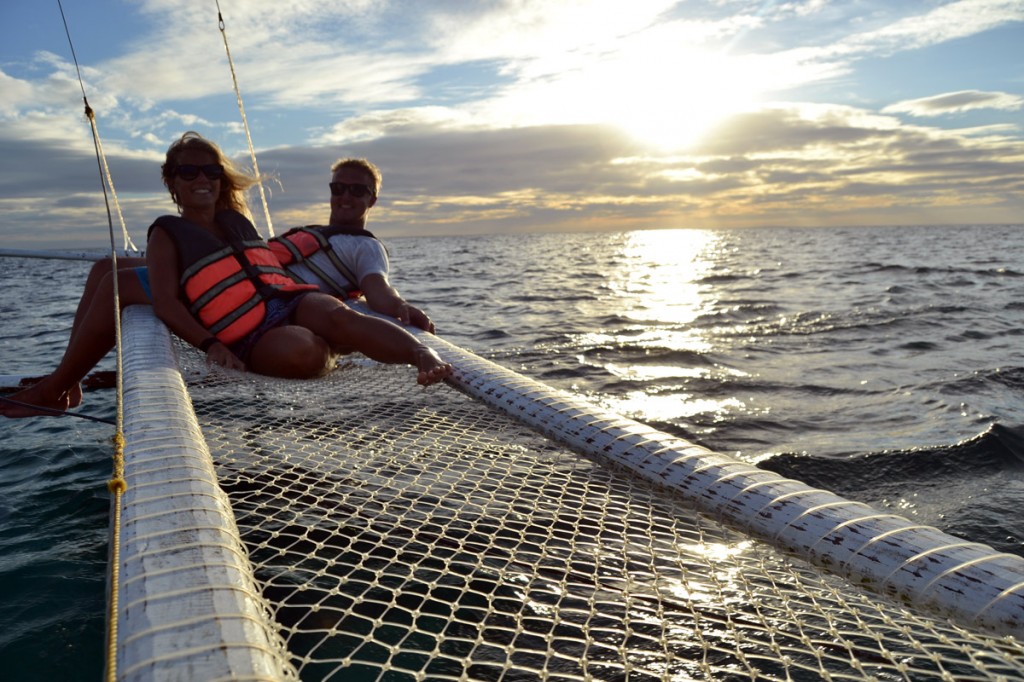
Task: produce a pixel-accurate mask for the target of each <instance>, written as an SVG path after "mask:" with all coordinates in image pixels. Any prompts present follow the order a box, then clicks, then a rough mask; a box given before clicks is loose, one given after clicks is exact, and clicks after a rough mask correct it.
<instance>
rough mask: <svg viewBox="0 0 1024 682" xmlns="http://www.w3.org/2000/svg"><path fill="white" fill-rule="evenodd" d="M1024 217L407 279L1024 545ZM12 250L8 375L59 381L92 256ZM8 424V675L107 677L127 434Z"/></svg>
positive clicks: (620, 399) (799, 453) (4, 559)
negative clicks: (75, 258)
mask: <svg viewBox="0 0 1024 682" xmlns="http://www.w3.org/2000/svg"><path fill="white" fill-rule="evenodd" d="M1022 227H1024V226H1019V225H1011V226H967V225H965V226H955V227H899V228H850V229H828V230H824V229H786V228H772V229H768V228H765V229H751V230H736V231H702V230H665V231H645V232H622V233H614V234H596V233H579V234H533V235H495V236H486V237H444V238H404V239H393V240H387V242H388V245H389V248H390V251H391V256H392V269H393V273H392V281H393V283H394V284H395V285H396V286H397V287H398V288H399V290H400V291H402V292H403V294H404V295H405V296H406V297H407V298H408V299H409V300H411V301H414V302H416V303H418V304H419V305H421V307H423V308H424V309H426V310H427V311H428V312H429V313H430V314H431V316H432V317H433V318H434V320H435V322H436V323H437V327H438V333H439V334H441V335H442V336H444V337H445V338H447V339H448V340H449V341H452V342H454V343H456V344H458V345H461V346H463V347H466V348H468V349H470V350H473V351H475V352H477V353H479V354H481V355H483V356H485V357H488V358H490V359H491V360H494V361H495V362H497V363H499V364H501V365H504V366H506V367H510V368H512V369H515V370H516V371H519V372H521V373H523V374H525V375H528V376H530V377H533V378H536V379H539V380H541V381H543V382H545V383H547V384H549V385H551V386H554V387H556V388H560V389H565V390H568V391H573V392H576V393H578V394H580V395H582V396H584V397H586V398H588V399H589V400H591V401H593V402H594V403H596V404H599V405H601V406H602V407H605V408H608V409H611V410H614V411H617V412H620V413H622V414H624V415H626V416H629V417H632V418H634V419H637V420H640V421H644V422H647V423H649V424H652V425H653V426H655V427H656V428H659V429H661V430H663V431H666V432H668V433H671V434H673V435H676V436H681V437H684V438H687V439H689V440H691V441H694V442H697V443H700V444H702V445H705V446H707V447H709V448H711V449H713V450H717V451H719V452H724V453H728V454H731V455H734V456H736V457H739V458H741V459H744V460H746V461H750V462H757V463H758V464H759V465H761V466H763V467H767V468H771V469H773V470H776V471H779V472H781V473H783V474H785V475H787V476H790V477H793V478H797V479H800V480H803V481H805V482H807V483H809V484H811V485H815V486H819V487H822V488H827V489H830V490H833V491H835V492H838V493H839V494H842V495H845V496H847V497H850V498H853V499H857V500H861V501H865V502H868V503H870V504H873V505H875V506H877V507H878V508H880V509H885V510H888V511H892V512H895V513H899V514H902V515H904V516H908V517H910V518H912V519H914V520H917V521H919V522H921V523H926V524H931V525H935V526H938V527H940V528H942V529H944V530H946V531H947V532H950V533H953V534H955V535H958V536H962V537H964V538H967V539H969V540H973V541H978V542H984V543H987V544H990V545H992V546H993V547H995V548H997V549H999V550H1002V551H1007V552H1013V553H1017V554H1024V519H1022V518H1021V514H1020V513H1019V510H1020V509H1021V508H1022V506H1024V420H1022V417H1021V414H1022V407H1024V391H1022V389H1024V347H1022V341H1024V338H1022V336H1024V248H1022V247H1024V230H1022ZM0 263H2V265H3V267H4V271H5V274H6V276H7V283H8V286H7V287H6V288H5V292H4V293H3V294H2V295H0V319H2V320H3V324H2V326H0V358H2V364H0V373H5V374H11V373H43V372H45V371H47V370H49V369H50V368H52V366H53V365H55V364H56V362H57V361H58V360H59V358H60V355H61V353H62V351H63V347H64V344H65V342H66V340H67V331H68V328H69V327H70V323H71V319H72V315H73V312H74V307H75V304H76V303H77V299H78V295H79V294H80V292H81V287H82V284H83V282H84V280H85V275H86V273H87V271H88V265H87V264H83V263H76V262H68V261H45V260H20V259H12V258H0ZM103 366H104V368H112V366H113V365H112V361H111V359H109V358H108V359H107V360H106V361H104V365H103ZM82 411H83V412H85V413H87V414H90V415H94V416H97V417H102V418H106V419H112V418H113V416H114V399H113V395H112V392H111V391H97V392H91V393H88V394H87V395H86V402H85V404H84V405H83V408H82ZM0 429H2V436H3V437H2V439H0V486H2V490H3V494H2V495H0V542H2V552H0V660H2V661H4V664H5V674H8V675H12V677H11V678H10V679H19V680H31V679H39V680H55V679H96V678H97V677H98V676H99V675H100V674H101V672H102V669H103V636H104V635H103V630H104V619H105V597H104V588H105V580H106V578H105V566H106V551H107V550H106V538H107V516H108V505H109V501H108V496H107V493H106V488H105V483H106V479H107V477H108V476H109V472H110V463H109V456H110V453H111V446H110V444H109V438H110V435H111V434H112V427H110V426H107V425H105V424H101V423H94V422H88V421H83V420H77V419H71V418H62V419H32V420H17V421H13V420H5V421H2V422H0Z"/></svg>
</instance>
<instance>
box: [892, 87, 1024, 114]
mask: <svg viewBox="0 0 1024 682" xmlns="http://www.w3.org/2000/svg"><path fill="white" fill-rule="evenodd" d="M978 109H1000V110H1003V111H1017V110H1019V109H1024V97H1021V96H1020V95H1012V94H1010V93H1006V92H982V91H981V90H960V91H958V92H947V93H943V94H941V95H933V96H931V97H922V98H919V99H911V100H905V101H903V102H896V103H895V104H890V105H889V106H887V107H886V108H885V109H883V110H882V111H883V112H885V113H907V114H910V115H912V116H938V115H942V114H958V113H962V112H965V111H974V110H978Z"/></svg>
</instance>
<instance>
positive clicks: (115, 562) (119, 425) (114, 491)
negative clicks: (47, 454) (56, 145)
mask: <svg viewBox="0 0 1024 682" xmlns="http://www.w3.org/2000/svg"><path fill="white" fill-rule="evenodd" d="M57 6H58V7H59V8H60V16H61V20H63V22H64V32H65V34H66V35H67V38H68V45H69V46H70V48H71V56H72V59H74V62H75V69H76V70H77V72H78V85H79V87H81V89H82V101H83V102H84V103H85V115H86V117H87V118H88V119H89V126H90V128H91V129H92V139H93V146H94V148H95V150H96V163H97V165H98V166H99V170H100V187H101V189H102V190H103V202H104V204H105V205H106V209H107V233H108V234H109V236H110V274H111V281H112V284H113V289H114V292H113V294H114V295H113V301H112V305H113V308H114V310H113V313H114V353H115V357H116V366H117V394H116V395H117V399H116V405H117V416H116V421H115V422H114V436H113V445H114V453H113V456H112V458H111V459H112V471H111V477H110V479H109V480H108V481H107V489H108V490H109V491H110V494H111V495H112V497H113V499H112V500H111V509H112V510H113V511H112V519H111V524H110V533H111V542H110V553H109V554H110V557H109V575H108V579H107V589H108V590H109V592H108V596H107V601H108V604H109V606H108V609H109V610H108V615H107V632H106V649H107V651H106V659H107V660H106V666H105V668H106V679H107V680H109V681H110V682H114V681H115V680H117V631H118V628H119V613H120V608H119V597H118V595H119V593H120V590H121V586H120V570H121V542H120V536H121V502H122V499H123V497H124V493H125V491H126V490H127V488H128V486H127V484H126V483H125V480H124V469H125V462H124V428H123V425H124V383H123V379H122V377H123V375H124V372H123V353H122V347H123V344H122V338H121V298H120V292H119V288H118V276H117V249H116V248H115V246H114V220H113V216H112V215H111V211H110V201H109V199H108V197H107V186H109V187H110V194H111V196H112V197H113V199H114V206H115V207H116V209H117V215H118V218H119V219H120V221H121V232H122V234H123V235H124V238H125V250H126V251H127V250H128V247H129V245H130V246H131V248H132V249H133V250H136V251H137V250H138V249H135V245H134V244H132V243H131V238H130V237H129V236H128V228H127V227H126V226H125V224H124V216H123V215H122V214H121V207H120V205H119V204H118V202H117V194H116V192H114V182H113V178H112V177H111V175H110V168H109V167H108V166H107V159H106V156H105V155H104V154H103V145H102V144H101V143H100V132H99V128H98V127H97V126H96V115H95V112H93V109H92V107H90V106H89V99H88V97H86V94H85V83H84V81H83V80H82V70H81V68H80V67H79V65H78V56H77V55H76V54H75V46H74V41H72V40H71V30H70V29H69V28H68V21H67V17H66V16H65V15H64V6H63V4H61V0H57ZM104 180H105V181H104ZM83 416H84V415H83ZM86 418H88V419H93V420H97V421H101V420H99V419H98V418H96V417H86Z"/></svg>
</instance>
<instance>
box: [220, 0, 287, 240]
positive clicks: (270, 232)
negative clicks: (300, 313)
mask: <svg viewBox="0 0 1024 682" xmlns="http://www.w3.org/2000/svg"><path fill="white" fill-rule="evenodd" d="M217 25H218V26H219V27H220V34H221V36H222V37H223V38H224V52H226V53H227V55H228V67H230V69H231V81H232V83H234V86H235V99H237V100H238V112H239V113H240V114H241V115H242V127H243V128H244V129H245V139H246V141H247V142H248V143H249V156H250V158H252V169H253V172H254V173H255V174H256V177H257V178H259V180H260V181H259V182H258V183H257V184H256V186H257V187H258V188H259V191H260V201H261V202H262V203H263V216H264V218H265V219H266V221H267V238H268V239H269V238H270V237H273V236H274V223H273V221H271V219H270V207H269V206H268V205H267V194H266V192H265V191H264V190H263V178H262V176H260V166H259V163H257V161H256V149H255V148H254V147H253V146H252V135H250V134H249V120H248V119H247V118H246V117H245V104H243V103H242V90H241V88H239V87H238V76H237V75H236V74H235V62H234V60H233V59H231V48H230V47H228V32H227V28H226V27H225V24H224V15H223V14H221V11H220V0H217Z"/></svg>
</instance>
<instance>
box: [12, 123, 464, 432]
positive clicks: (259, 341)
mask: <svg viewBox="0 0 1024 682" xmlns="http://www.w3.org/2000/svg"><path fill="white" fill-rule="evenodd" d="M162 175H163V181H164V184H165V185H166V186H167V188H168V190H169V191H170V193H171V198H172V199H173V200H174V202H175V203H176V204H177V205H178V210H179V213H180V214H181V218H180V219H176V218H173V217H171V216H165V217H164V218H161V219H158V220H157V222H156V223H155V224H154V226H153V227H151V228H150V230H151V239H152V240H151V242H150V244H149V247H148V254H149V256H148V258H147V262H148V265H149V267H150V270H149V273H148V274H149V278H152V280H153V282H154V284H153V285H152V294H150V291H149V289H150V285H149V278H147V276H146V275H147V272H146V269H145V268H132V267H126V266H135V265H141V264H142V262H141V261H140V262H139V263H136V262H134V260H132V261H130V262H125V261H124V259H121V260H119V261H118V265H119V272H118V286H119V294H120V296H119V298H120V301H121V305H122V307H123V306H125V305H130V304H133V303H149V302H150V301H151V300H152V301H153V303H154V308H155V311H156V313H157V315H158V316H160V317H161V319H163V320H164V321H165V323H167V325H168V327H170V328H171V329H172V331H174V332H175V333H177V334H178V335H179V336H181V337H182V338H184V339H185V340H186V341H189V342H190V343H193V344H194V345H197V346H198V347H200V348H202V349H203V350H205V351H206V352H207V356H208V358H209V360H210V361H211V362H214V363H217V364H220V365H223V366H225V367H230V368H234V369H245V368H246V367H247V366H248V368H249V369H252V370H253V371H256V372H260V373H263V374H269V375H271V376H282V377H289V378H308V377H312V376H318V375H320V374H323V373H324V372H326V371H328V370H329V369H330V367H331V366H332V364H333V354H334V353H335V352H347V351H350V350H358V351H361V352H363V353H364V354H366V355H368V356H369V357H371V358H373V359H375V360H378V361H381V362H390V363H408V364H411V365H414V366H415V367H417V369H419V375H418V377H417V380H418V381H419V383H421V384H424V385H426V384H432V383H435V382H437V381H440V380H442V379H443V378H444V377H446V376H448V375H449V374H450V373H451V367H450V366H449V365H448V364H447V363H444V362H442V361H441V360H440V358H438V357H437V355H436V354H435V353H434V352H433V351H432V350H430V349H429V348H427V347H426V346H423V345H422V344H419V343H418V342H417V341H416V339H415V337H413V336H412V335H410V334H408V333H407V332H405V331H404V330H403V329H401V328H400V327H398V326H396V325H393V324H390V323H388V322H386V321H384V320H379V319H377V318H372V317H368V316H365V315H361V314H359V313H357V312H356V311H354V310H351V309H350V308H348V307H346V306H345V305H344V304H342V303H340V301H337V300H336V299H333V297H330V296H327V295H325V294H316V295H315V296H312V295H310V294H308V293H305V289H307V288H311V289H315V287H301V286H298V285H296V284H295V283H294V282H293V281H291V279H290V278H289V279H288V280H287V281H284V280H278V281H277V283H276V284H274V283H273V282H271V283H269V287H270V289H272V290H273V291H271V292H269V293H266V295H264V296H263V297H262V298H261V299H260V301H259V303H260V305H257V306H255V307H256V308H257V309H258V312H250V314H249V319H250V320H252V319H256V318H258V319H257V324H255V326H253V327H252V328H251V329H245V330H243V331H244V336H245V339H238V340H236V339H233V337H232V336H231V335H226V336H225V335H223V334H221V335H222V336H224V338H226V339H228V343H231V347H228V346H227V345H225V343H224V342H223V341H222V340H218V338H217V334H214V333H211V332H210V331H208V330H207V329H206V328H205V327H203V326H202V323H201V322H200V321H199V320H197V319H196V318H195V317H193V315H192V313H191V312H190V311H189V310H188V308H186V307H185V305H184V304H183V303H182V302H181V300H180V299H179V298H178V292H179V281H180V279H181V278H180V276H179V275H178V273H177V268H178V265H179V255H180V254H179V253H178V250H179V249H178V245H177V244H176V243H175V241H174V237H173V236H172V234H178V235H179V236H181V235H184V234H190V235H192V236H193V237H195V236H199V237H200V238H201V239H202V240H203V241H205V242H206V243H207V244H208V245H209V244H214V243H215V244H216V245H217V248H220V249H223V248H226V246H227V243H226V242H224V238H225V237H226V236H227V232H226V230H229V229H231V230H233V231H232V232H231V234H232V235H233V236H236V237H239V236H245V237H246V238H247V241H248V242H252V243H253V244H252V245H253V246H254V247H255V249H256V252H258V250H259V249H260V248H262V246H265V245H263V244H262V239H260V238H259V236H258V235H257V234H256V233H255V229H254V228H252V226H251V223H248V215H249V214H248V208H247V206H246V203H245V199H244V192H245V190H246V189H248V188H249V187H250V186H252V185H253V184H255V182H256V180H255V179H254V178H252V177H250V176H248V175H245V174H244V173H242V172H240V171H239V170H237V169H236V168H235V167H234V165H233V164H232V163H231V162H230V160H228V159H227V158H226V157H224V155H223V153H222V152H221V151H220V149H219V148H218V147H217V146H216V145H215V144H213V143H212V142H210V141H208V140H205V139H204V138H203V137H201V136H200V135H198V134H197V133H192V132H189V133H186V134H185V135H183V136H182V137H181V138H180V139H179V140H178V141H176V142H175V143H174V144H172V145H171V147H170V149H168V151H167V157H166V160H165V163H164V165H163V167H162ZM211 176H213V177H211ZM218 213H219V214H220V215H221V216H222V218H223V220H224V221H226V222H227V223H230V224H231V226H233V227H225V226H222V225H220V224H219V223H218V221H217V219H216V216H217V215H218ZM176 220H180V221H183V223H180V224H178V225H175V224H174V223H175V221H176ZM165 225H170V229H171V231H172V232H171V233H170V234H169V233H168V232H167V231H166V229H165V227H164V226H165ZM179 228H180V229H179ZM193 228H195V229H193ZM196 229H197V230H199V232H196V231H195V230H196ZM179 233H180V234H179ZM210 240H213V241H212V242H211V241H210ZM188 244H189V245H191V241H189V242H188ZM154 246H156V256H154ZM271 279H273V278H271ZM157 281H159V284H157ZM260 284H261V285H263V284H267V283H264V282H260ZM261 288H262V286H261ZM158 289H159V291H158ZM300 294H301V296H300ZM112 299H113V294H112V281H111V276H110V265H109V261H101V262H100V263H97V265H96V266H94V267H93V269H92V271H91V272H90V275H89V280H88V282H87V284H86V289H85V293H84V294H83V296H82V299H81V301H80V303H79V307H78V311H77V313H76V315H75V322H74V326H73V327H72V333H71V339H70V341H69V344H68V349H67V351H66V352H65V355H64V358H63V359H62V360H61V363H60V365H59V366H58V367H57V369H56V370H54V372H53V373H52V374H50V375H48V376H47V377H44V378H43V379H42V380H40V381H39V382H38V383H37V384H35V385H33V386H31V387H29V388H27V389H25V390H22V391H19V392H18V393H15V394H14V395H12V396H10V398H11V399H12V400H16V401H18V402H19V403H23V404H24V405H17V404H14V403H3V402H0V414H3V415H4V416H8V417H28V416H37V415H44V414H52V413H53V412H54V411H62V410H66V409H68V408H69V407H75V406H77V405H78V404H79V403H81V400H82V392H81V387H80V382H81V380H82V378H83V377H84V376H85V375H86V374H87V373H88V372H89V370H91V369H92V368H93V367H94V366H95V365H96V364H97V363H98V362H99V361H100V359H102V358H103V356H104V355H106V354H107V352H109V351H110V349H111V348H112V347H113V345H114V338H113V324H112V317H113V303H112ZM325 299H327V300H325ZM97 306H99V307H97ZM235 331H236V332H237V328H236V330H235ZM233 341H237V343H235V342H233ZM31 406H39V407H42V408H45V409H44V410H38V409H33V408H32V407H31Z"/></svg>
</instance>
